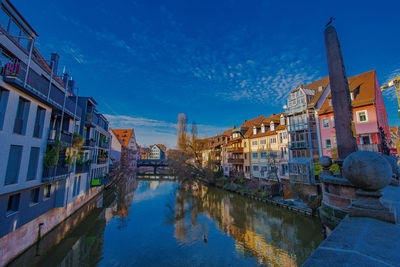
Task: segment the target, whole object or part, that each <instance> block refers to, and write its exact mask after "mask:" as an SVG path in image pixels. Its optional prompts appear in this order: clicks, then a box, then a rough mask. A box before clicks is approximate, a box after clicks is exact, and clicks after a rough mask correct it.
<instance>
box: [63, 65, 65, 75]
mask: <svg viewBox="0 0 400 267" xmlns="http://www.w3.org/2000/svg"><path fill="white" fill-rule="evenodd" d="M64 73H65V66H64V68H63V74H64Z"/></svg>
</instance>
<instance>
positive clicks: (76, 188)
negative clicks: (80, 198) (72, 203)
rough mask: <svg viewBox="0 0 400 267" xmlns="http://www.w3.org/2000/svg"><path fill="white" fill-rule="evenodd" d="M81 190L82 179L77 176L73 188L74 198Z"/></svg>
mask: <svg viewBox="0 0 400 267" xmlns="http://www.w3.org/2000/svg"><path fill="white" fill-rule="evenodd" d="M80 189H81V177H80V176H76V177H75V178H74V187H73V191H72V196H73V197H74V196H76V195H78V194H79V191H80Z"/></svg>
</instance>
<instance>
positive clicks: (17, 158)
mask: <svg viewBox="0 0 400 267" xmlns="http://www.w3.org/2000/svg"><path fill="white" fill-rule="evenodd" d="M21 157H22V146H15V145H11V147H10V153H9V155H8V163H7V171H6V179H5V182H4V183H5V185H8V184H15V183H17V182H18V175H19V168H20V166H21Z"/></svg>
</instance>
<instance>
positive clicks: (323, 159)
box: [319, 156, 332, 167]
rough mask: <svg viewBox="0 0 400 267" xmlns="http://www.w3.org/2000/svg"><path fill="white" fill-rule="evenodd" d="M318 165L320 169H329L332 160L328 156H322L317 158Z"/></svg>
mask: <svg viewBox="0 0 400 267" xmlns="http://www.w3.org/2000/svg"><path fill="white" fill-rule="evenodd" d="M319 164H320V165H321V166H322V167H329V166H331V165H332V159H331V158H330V157H328V156H322V157H320V158H319Z"/></svg>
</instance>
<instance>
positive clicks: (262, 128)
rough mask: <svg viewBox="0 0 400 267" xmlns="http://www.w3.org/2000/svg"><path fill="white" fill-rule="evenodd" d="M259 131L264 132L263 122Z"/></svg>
mask: <svg viewBox="0 0 400 267" xmlns="http://www.w3.org/2000/svg"><path fill="white" fill-rule="evenodd" d="M261 132H262V133H265V125H264V124H262V125H261Z"/></svg>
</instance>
